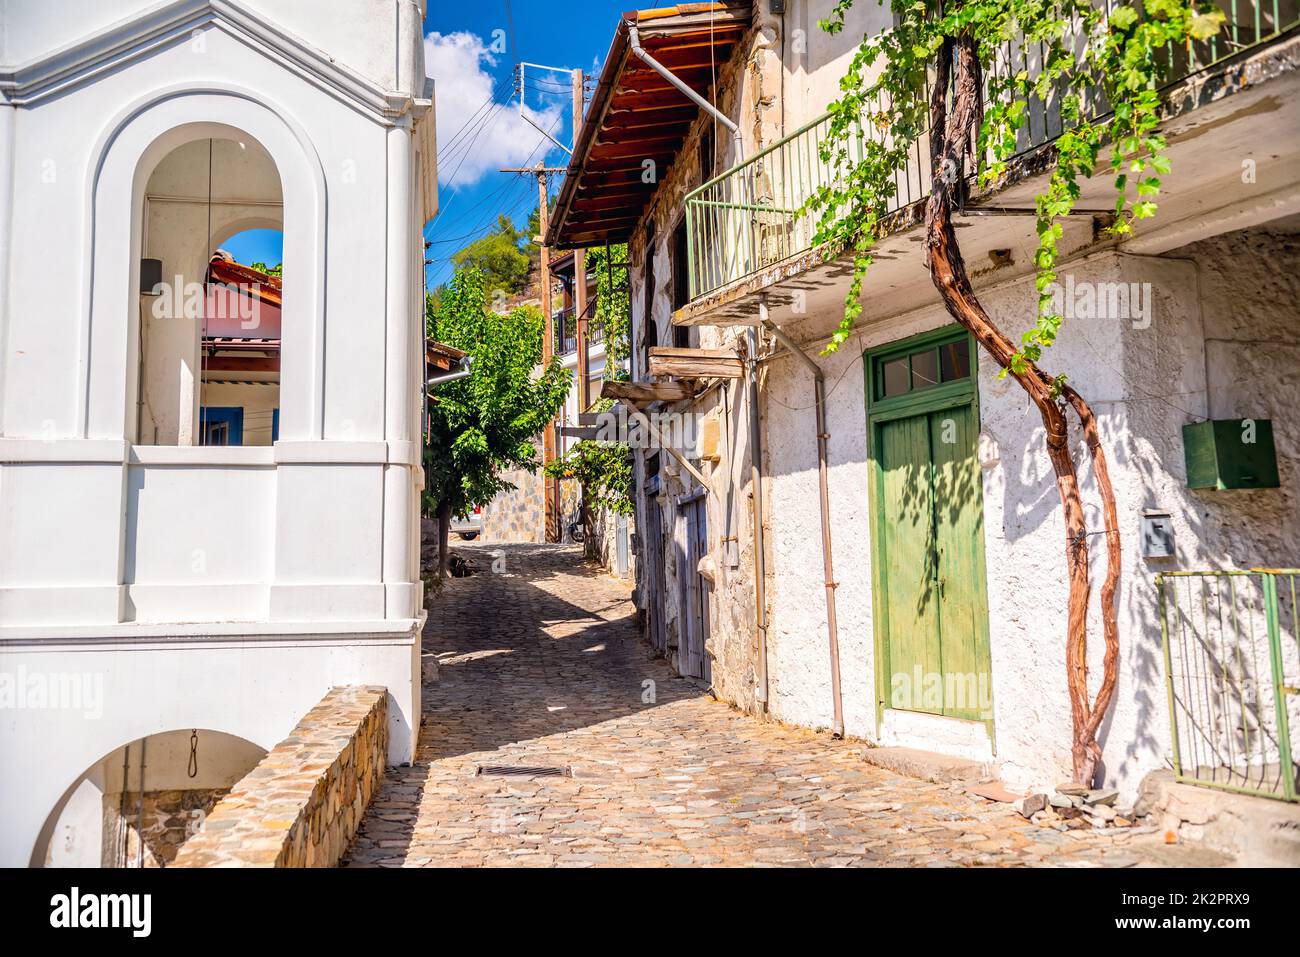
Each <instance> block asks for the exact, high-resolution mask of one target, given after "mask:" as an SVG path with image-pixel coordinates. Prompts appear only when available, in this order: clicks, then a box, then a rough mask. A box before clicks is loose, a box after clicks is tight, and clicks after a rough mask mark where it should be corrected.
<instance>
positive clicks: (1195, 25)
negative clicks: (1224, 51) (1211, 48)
mask: <svg viewBox="0 0 1300 957" xmlns="http://www.w3.org/2000/svg"><path fill="white" fill-rule="evenodd" d="M1225 20H1227V15H1226V14H1225V13H1224V12H1223V11H1222V10H1217V9H1215V10H1207V11H1205V12H1204V13H1194V14H1192V26H1191V30H1190V32H1191V35H1192V39H1194V40H1208V39H1209V38H1210V37H1212V36H1214V35H1215V34H1216V33H1218V32H1219V31H1220V30H1222V29H1223V23H1224V21H1225Z"/></svg>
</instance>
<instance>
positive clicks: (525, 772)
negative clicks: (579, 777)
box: [478, 764, 573, 778]
mask: <svg viewBox="0 0 1300 957" xmlns="http://www.w3.org/2000/svg"><path fill="white" fill-rule="evenodd" d="M478 774H480V775H483V776H492V777H506V778H568V777H572V776H573V775H572V773H571V772H570V771H569V769H568V768H567V767H554V766H551V767H547V766H529V765H526V764H517V765H515V764H480V765H479V769H478Z"/></svg>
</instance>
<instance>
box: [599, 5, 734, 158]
mask: <svg viewBox="0 0 1300 957" xmlns="http://www.w3.org/2000/svg"><path fill="white" fill-rule="evenodd" d="M625 22H626V23H627V39H628V45H629V46H631V47H632V52H633V53H634V54H636V56H637V57H638V58H639V59H640V60H641V61H642V62H644V63H645V64H646V66H648V67H650V69H652V70H654V71H655V72H656V73H658V74H659V75H660V76H661V77H663V78H664V79H665V80H667V81H668V82H669V83H671V84H672V85H673V86H675V87H677V89H678V90H680V91H681V92H682V94H683V95H685V96H686V97H688V98H689V99H690V101H691V102H692V103H694V104H695V105H696V106H698V107H699V108H700V109H702V110H704V111H705V112H706V113H708V114H709V115H710V116H712V117H713V118H714V119H715V120H717V121H718V122H719V123H721V124H722V125H723V126H725V127H726V128H727V129H729V130H730V131H731V136H732V138H733V139H734V140H735V141H736V163H735V164H733V165H736V164H739V163H740V162H741V161H742V160H743V159H744V156H745V144H744V140H743V137H742V136H741V132H740V127H739V126H737V125H736V123H735V122H734V121H733V120H732V119H731V117H729V116H727V114H725V113H723V112H722V111H721V110H719V109H718V108H717V107H716V106H714V105H713V104H712V103H710V102H709V101H708V100H706V99H705V98H704V97H702V96H700V94H698V93H696V92H695V91H694V90H692V89H691V88H690V86H688V85H687V84H686V83H685V81H683V80H682V79H681V78H680V77H679V76H677V75H676V74H675V73H673V71H672V70H670V69H668V67H666V66H664V65H663V64H662V63H660V62H659V61H658V60H656V59H655V58H654V57H652V56H651V55H650V54H649V53H647V52H646V51H645V49H644V48H643V47H642V46H641V34H640V33H639V32H638V30H637V27H636V24H635V23H634V22H633V21H631V20H627V21H625Z"/></svg>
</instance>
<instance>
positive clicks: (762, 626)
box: [746, 327, 767, 711]
mask: <svg viewBox="0 0 1300 957" xmlns="http://www.w3.org/2000/svg"><path fill="white" fill-rule="evenodd" d="M747 341H748V345H749V360H748V362H747V363H746V366H747V368H748V379H749V461H750V486H749V487H750V494H751V495H752V496H753V514H754V616H755V617H754V621H755V624H756V626H757V628H758V691H757V697H758V700H759V702H760V703H761V704H762V705H763V710H764V711H767V581H766V576H767V559H766V555H767V552H766V550H765V546H764V542H763V429H762V423H761V422H760V421H759V417H758V330H757V329H754V328H752V327H751V328H750V329H749V330H748V340H747Z"/></svg>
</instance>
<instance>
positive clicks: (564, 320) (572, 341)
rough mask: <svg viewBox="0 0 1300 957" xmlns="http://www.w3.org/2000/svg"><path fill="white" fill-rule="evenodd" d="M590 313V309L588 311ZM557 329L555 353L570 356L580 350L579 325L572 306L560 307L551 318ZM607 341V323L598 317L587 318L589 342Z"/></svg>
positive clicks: (591, 343) (592, 343)
mask: <svg viewBox="0 0 1300 957" xmlns="http://www.w3.org/2000/svg"><path fill="white" fill-rule="evenodd" d="M588 314H589V315H590V311H589V312H588ZM551 324H552V326H553V327H554V330H555V354H556V355H558V356H568V355H572V354H573V353H575V352H577V351H578V326H577V320H576V319H575V317H574V310H573V307H572V306H567V307H565V308H563V309H558V310H556V312H555V315H554V317H553V318H552V320H551ZM604 341H605V324H604V323H603V322H602V321H600V320H598V319H588V320H587V344H588V345H595V344H596V343H598V342H604Z"/></svg>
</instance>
